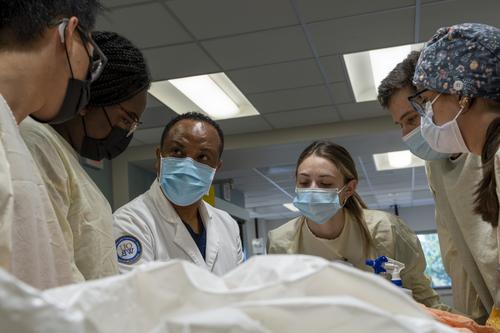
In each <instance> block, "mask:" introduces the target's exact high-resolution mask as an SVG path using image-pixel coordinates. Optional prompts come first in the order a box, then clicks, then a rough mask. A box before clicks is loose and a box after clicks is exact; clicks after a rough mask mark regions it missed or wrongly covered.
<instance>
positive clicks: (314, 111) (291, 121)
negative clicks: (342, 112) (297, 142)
mask: <svg viewBox="0 0 500 333" xmlns="http://www.w3.org/2000/svg"><path fill="white" fill-rule="evenodd" d="M265 118H266V119H267V120H268V121H269V122H270V123H271V125H273V127H275V128H287V127H297V126H307V125H316V124H325V123H333V122H336V121H338V120H339V116H338V114H337V112H336V111H335V109H334V108H333V106H325V107H319V108H311V109H303V110H293V111H284V112H275V113H270V114H266V115H265Z"/></svg>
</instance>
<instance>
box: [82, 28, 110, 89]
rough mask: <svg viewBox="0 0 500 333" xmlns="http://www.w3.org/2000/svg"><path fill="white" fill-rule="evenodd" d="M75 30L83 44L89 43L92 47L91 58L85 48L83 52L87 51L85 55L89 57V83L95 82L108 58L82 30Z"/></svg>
mask: <svg viewBox="0 0 500 333" xmlns="http://www.w3.org/2000/svg"><path fill="white" fill-rule="evenodd" d="M77 29H78V31H79V32H80V36H82V39H83V41H84V43H90V45H92V47H93V49H94V52H93V54H92V56H90V53H89V51H88V49H87V47H86V46H85V50H86V51H87V54H88V55H89V57H90V62H91V65H90V82H94V81H95V80H97V79H98V78H99V77H100V76H101V74H102V71H103V70H104V67H106V64H107V63H108V58H107V57H106V55H105V54H104V53H103V52H102V51H101V49H100V48H99V46H97V44H96V43H95V42H94V40H93V39H92V38H91V37H89V36H88V35H87V34H86V33H85V32H84V31H83V30H81V29H79V28H78V27H77Z"/></svg>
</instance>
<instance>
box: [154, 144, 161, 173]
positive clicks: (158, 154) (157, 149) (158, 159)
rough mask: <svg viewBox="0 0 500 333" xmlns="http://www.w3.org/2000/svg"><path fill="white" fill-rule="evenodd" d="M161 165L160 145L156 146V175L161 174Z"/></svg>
mask: <svg viewBox="0 0 500 333" xmlns="http://www.w3.org/2000/svg"><path fill="white" fill-rule="evenodd" d="M160 165H161V149H160V147H157V148H156V161H155V170H156V175H159V174H160Z"/></svg>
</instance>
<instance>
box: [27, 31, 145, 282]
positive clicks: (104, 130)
mask: <svg viewBox="0 0 500 333" xmlns="http://www.w3.org/2000/svg"><path fill="white" fill-rule="evenodd" d="M92 37H93V39H94V41H95V43H96V44H97V45H98V46H99V48H100V49H101V51H102V53H103V54H104V55H105V56H106V57H107V64H106V66H105V67H104V69H103V71H102V74H101V76H100V77H99V78H98V79H97V80H96V81H95V82H93V83H92V85H91V91H90V95H91V97H90V101H89V104H88V106H87V107H86V108H85V109H84V110H82V111H80V113H79V114H78V115H77V116H76V117H74V118H73V119H71V120H69V121H66V122H64V123H62V124H58V125H47V124H41V123H38V122H35V121H33V120H32V119H26V120H25V121H23V122H22V123H21V125H20V129H21V135H22V136H23V139H24V140H25V142H26V145H27V146H28V149H29V150H30V151H31V153H32V155H33V158H34V160H35V162H36V164H37V166H38V168H39V169H40V173H41V174H42V178H43V181H44V183H45V184H46V185H47V188H48V192H49V197H50V200H51V203H52V206H53V207H54V210H55V212H56V215H57V219H58V222H59V224H60V226H61V228H62V230H63V233H64V239H65V242H66V246H67V247H68V250H69V252H70V253H71V254H72V255H73V258H72V261H73V262H72V264H73V275H74V280H76V281H83V280H89V279H96V278H101V277H105V276H109V275H114V274H117V273H118V266H117V257H116V250H115V245H114V239H113V235H112V222H113V217H112V211H111V207H110V205H109V203H108V201H107V200H106V198H105V197H104V195H103V194H102V192H101V191H100V190H99V188H98V187H97V186H96V184H95V183H94V182H93V181H92V179H91V178H90V177H89V176H88V175H87V173H86V172H85V170H84V169H83V168H82V166H81V165H80V163H79V156H78V155H80V156H83V157H87V158H90V159H93V160H102V159H103V158H107V159H112V158H114V157H116V156H118V155H119V154H120V153H121V152H123V151H124V150H125V149H126V148H127V146H128V144H129V143H130V141H131V139H132V135H133V132H134V130H135V129H136V128H137V125H138V124H139V123H140V122H139V119H140V117H141V115H142V113H143V112H144V109H145V107H146V97H147V89H148V88H149V86H150V82H151V78H150V74H149V70H148V67H147V65H146V63H145V60H144V57H143V55H142V53H141V51H140V50H139V49H137V48H136V47H135V46H134V45H133V44H132V43H131V42H130V41H128V40H127V39H125V38H124V37H122V36H120V35H118V34H116V33H113V32H94V33H93V36H92Z"/></svg>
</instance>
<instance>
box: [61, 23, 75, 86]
mask: <svg viewBox="0 0 500 333" xmlns="http://www.w3.org/2000/svg"><path fill="white" fill-rule="evenodd" d="M68 22H69V21H68V19H64V20H63V21H62V22H61V24H60V25H59V27H58V31H59V37H61V43H63V44H64V51H65V52H66V59H67V60H68V65H69V71H70V72H71V78H72V79H74V78H75V76H74V74H73V67H72V66H71V61H70V59H69V53H68V47H67V44H66V28H67V27H68Z"/></svg>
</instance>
